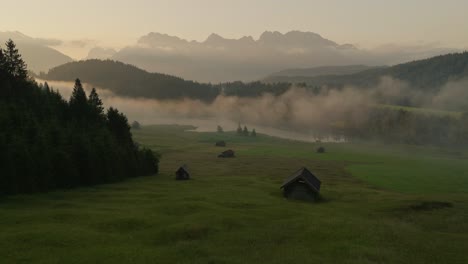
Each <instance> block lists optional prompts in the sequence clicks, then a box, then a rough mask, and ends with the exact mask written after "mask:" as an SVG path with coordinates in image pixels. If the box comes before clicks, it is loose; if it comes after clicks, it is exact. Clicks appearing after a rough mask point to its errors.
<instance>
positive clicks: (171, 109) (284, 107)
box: [36, 79, 344, 142]
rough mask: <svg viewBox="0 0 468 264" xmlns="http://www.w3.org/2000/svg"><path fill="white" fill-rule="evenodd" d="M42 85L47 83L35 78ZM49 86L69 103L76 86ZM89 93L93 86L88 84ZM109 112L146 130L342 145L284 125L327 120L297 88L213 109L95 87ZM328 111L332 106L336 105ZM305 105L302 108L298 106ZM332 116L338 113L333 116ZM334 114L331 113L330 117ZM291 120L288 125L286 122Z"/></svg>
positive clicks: (219, 103) (225, 100) (222, 100)
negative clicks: (190, 129) (182, 128)
mask: <svg viewBox="0 0 468 264" xmlns="http://www.w3.org/2000/svg"><path fill="white" fill-rule="evenodd" d="M36 81H37V82H38V83H44V82H45V81H44V80H41V79H36ZM47 83H48V84H49V86H50V87H51V88H52V89H54V90H58V91H59V92H60V94H61V95H62V96H63V97H64V98H65V99H66V100H68V99H69V98H70V96H71V93H72V90H73V86H74V83H73V82H61V81H47ZM83 87H84V89H85V91H86V93H87V94H89V92H90V91H91V89H92V88H93V87H94V86H91V85H89V84H86V83H83ZM95 88H96V90H97V92H98V94H99V96H100V97H101V99H102V101H103V103H104V105H105V107H106V108H108V107H115V108H117V109H118V110H119V111H121V112H123V113H125V115H126V116H127V117H128V120H129V122H130V123H131V122H133V121H135V120H136V121H138V122H140V123H141V124H143V125H151V124H179V125H192V126H195V127H197V129H196V131H199V132H209V131H216V130H217V126H218V125H220V126H221V127H222V128H223V129H224V131H235V130H236V129H237V127H238V125H239V124H241V126H242V128H243V127H244V126H247V128H248V129H249V131H251V130H252V129H255V130H256V131H257V133H262V134H267V135H270V136H275V137H280V138H287V139H294V140H301V141H309V142H315V141H317V140H320V141H322V142H343V141H344V137H342V136H323V134H319V133H317V132H314V129H312V128H311V127H308V126H301V129H300V131H298V130H297V129H294V128H293V127H288V126H285V125H284V124H286V123H290V124H294V127H297V126H299V125H300V124H301V123H304V122H309V121H311V120H314V123H317V122H322V121H324V122H325V121H326V118H324V117H322V116H321V115H319V113H318V112H316V111H313V110H312V109H313V108H316V107H310V108H309V110H307V109H306V108H304V104H307V105H308V104H311V103H312V102H310V103H307V102H306V101H307V97H304V96H305V95H306V94H305V91H304V90H301V89H292V90H291V91H289V92H287V93H286V94H284V95H283V96H281V97H274V96H272V95H265V96H263V97H261V98H238V97H227V96H219V97H218V98H217V99H216V100H215V101H214V102H212V103H211V104H207V103H204V102H201V101H199V100H191V99H185V100H178V101H170V100H169V101H167V100H166V101H160V100H154V99H146V98H139V99H135V98H127V97H121V96H117V95H115V94H114V93H112V92H111V91H109V90H108V89H104V88H100V87H95ZM327 104H328V106H325V105H323V107H326V108H330V107H333V104H331V102H328V103H327ZM299 106H300V107H299ZM331 112H333V111H331ZM331 114H332V113H331ZM284 121H287V122H284Z"/></svg>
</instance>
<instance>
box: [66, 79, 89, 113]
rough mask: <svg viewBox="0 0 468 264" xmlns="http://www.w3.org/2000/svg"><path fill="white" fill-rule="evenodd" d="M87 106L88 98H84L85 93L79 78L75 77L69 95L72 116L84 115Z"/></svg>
mask: <svg viewBox="0 0 468 264" xmlns="http://www.w3.org/2000/svg"><path fill="white" fill-rule="evenodd" d="M87 108H88V99H87V98H86V93H85V91H84V89H83V85H82V84H81V81H80V79H76V81H75V87H73V92H72V95H71V97H70V109H71V111H72V114H73V116H75V117H77V116H84V115H86V112H87Z"/></svg>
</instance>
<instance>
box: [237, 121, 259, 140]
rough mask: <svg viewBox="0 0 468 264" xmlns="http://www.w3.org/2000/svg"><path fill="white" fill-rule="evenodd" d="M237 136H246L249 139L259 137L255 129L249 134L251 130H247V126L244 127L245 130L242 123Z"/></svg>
mask: <svg viewBox="0 0 468 264" xmlns="http://www.w3.org/2000/svg"><path fill="white" fill-rule="evenodd" d="M237 135H239V136H245V137H248V136H251V137H256V136H257V131H255V128H254V129H252V132H249V129H248V128H247V126H244V128H243V129H242V127H241V125H240V123H239V126H238V127H237Z"/></svg>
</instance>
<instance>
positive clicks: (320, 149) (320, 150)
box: [317, 147, 325, 153]
mask: <svg viewBox="0 0 468 264" xmlns="http://www.w3.org/2000/svg"><path fill="white" fill-rule="evenodd" d="M317 153H325V148H324V147H319V148H318V149H317Z"/></svg>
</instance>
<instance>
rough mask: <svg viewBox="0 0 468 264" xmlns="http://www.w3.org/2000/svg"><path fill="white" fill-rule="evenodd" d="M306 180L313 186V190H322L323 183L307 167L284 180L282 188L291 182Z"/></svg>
mask: <svg viewBox="0 0 468 264" xmlns="http://www.w3.org/2000/svg"><path fill="white" fill-rule="evenodd" d="M300 179H302V180H304V182H305V183H306V184H307V185H308V186H309V187H310V188H312V190H314V191H316V192H319V191H320V185H321V184H322V183H321V182H320V180H319V179H317V177H315V175H314V174H312V172H310V171H309V170H308V169H307V168H305V167H303V168H301V169H300V170H298V171H297V172H295V173H294V174H293V175H291V176H290V177H289V178H287V179H286V180H285V181H284V182H283V185H282V186H281V188H285V187H287V186H288V185H289V184H291V183H294V182H296V181H298V180H300Z"/></svg>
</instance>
